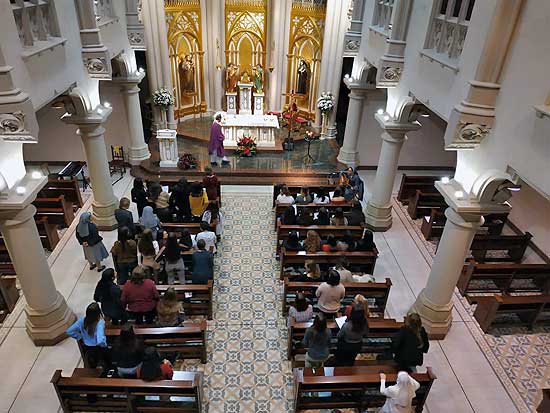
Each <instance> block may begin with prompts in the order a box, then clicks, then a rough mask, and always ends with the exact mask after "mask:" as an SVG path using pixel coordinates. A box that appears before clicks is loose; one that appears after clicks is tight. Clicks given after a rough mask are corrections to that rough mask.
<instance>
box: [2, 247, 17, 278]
mask: <svg viewBox="0 0 550 413" xmlns="http://www.w3.org/2000/svg"><path fill="white" fill-rule="evenodd" d="M0 274H5V275H15V267H14V266H13V263H12V261H11V257H10V254H9V252H8V249H7V248H6V246H5V245H3V244H2V245H0Z"/></svg>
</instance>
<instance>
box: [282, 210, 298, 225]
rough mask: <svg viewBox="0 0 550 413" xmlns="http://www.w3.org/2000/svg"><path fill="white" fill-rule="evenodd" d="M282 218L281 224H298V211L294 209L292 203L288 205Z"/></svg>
mask: <svg viewBox="0 0 550 413" xmlns="http://www.w3.org/2000/svg"><path fill="white" fill-rule="evenodd" d="M280 220H281V225H296V212H295V211H294V207H293V206H291V205H289V206H287V207H286V208H285V210H284V211H283V214H282V215H281V218H280Z"/></svg>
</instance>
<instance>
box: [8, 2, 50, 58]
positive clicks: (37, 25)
mask: <svg viewBox="0 0 550 413" xmlns="http://www.w3.org/2000/svg"><path fill="white" fill-rule="evenodd" d="M10 4H11V8H12V11H13V17H14V18H15V24H16V25H17V31H18V32H19V38H20V39H21V43H22V44H23V46H25V47H27V48H28V47H33V46H35V45H36V44H37V43H40V42H51V41H52V40H55V39H56V38H57V36H58V35H59V33H58V29H57V24H56V22H55V13H54V12H53V10H52V0H31V1H28V0H27V1H23V0H10Z"/></svg>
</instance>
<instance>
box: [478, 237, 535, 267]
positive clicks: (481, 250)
mask: <svg viewBox="0 0 550 413" xmlns="http://www.w3.org/2000/svg"><path fill="white" fill-rule="evenodd" d="M531 238H533V235H532V234H531V233H530V232H526V233H525V234H523V235H481V234H477V235H476V236H475V237H474V240H473V241H472V245H471V246H470V251H471V253H472V256H473V257H474V259H475V260H476V261H478V262H516V263H520V262H521V260H522V259H523V255H524V254H525V250H526V249H527V247H528V246H529V241H530V240H531ZM488 251H506V255H505V256H503V257H487V252H488Z"/></svg>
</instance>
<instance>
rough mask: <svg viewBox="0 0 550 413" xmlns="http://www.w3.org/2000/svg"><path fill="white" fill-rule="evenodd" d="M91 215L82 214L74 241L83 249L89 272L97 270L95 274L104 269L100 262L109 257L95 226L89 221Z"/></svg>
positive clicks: (88, 213) (87, 213)
mask: <svg viewBox="0 0 550 413" xmlns="http://www.w3.org/2000/svg"><path fill="white" fill-rule="evenodd" d="M91 218H92V214H91V213H90V212H84V213H83V214H82V215H80V220H79V222H78V225H77V226H76V239H77V240H78V242H79V244H80V245H82V248H83V249H84V257H85V258H86V260H87V261H88V262H89V263H90V270H93V269H94V268H97V272H101V271H103V270H104V269H105V266H104V265H101V261H103V260H104V259H105V258H107V257H108V256H109V253H108V252H107V249H106V248H105V245H103V238H102V237H101V236H100V235H99V231H98V230H97V227H96V225H95V224H94V223H93V222H92V221H91Z"/></svg>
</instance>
